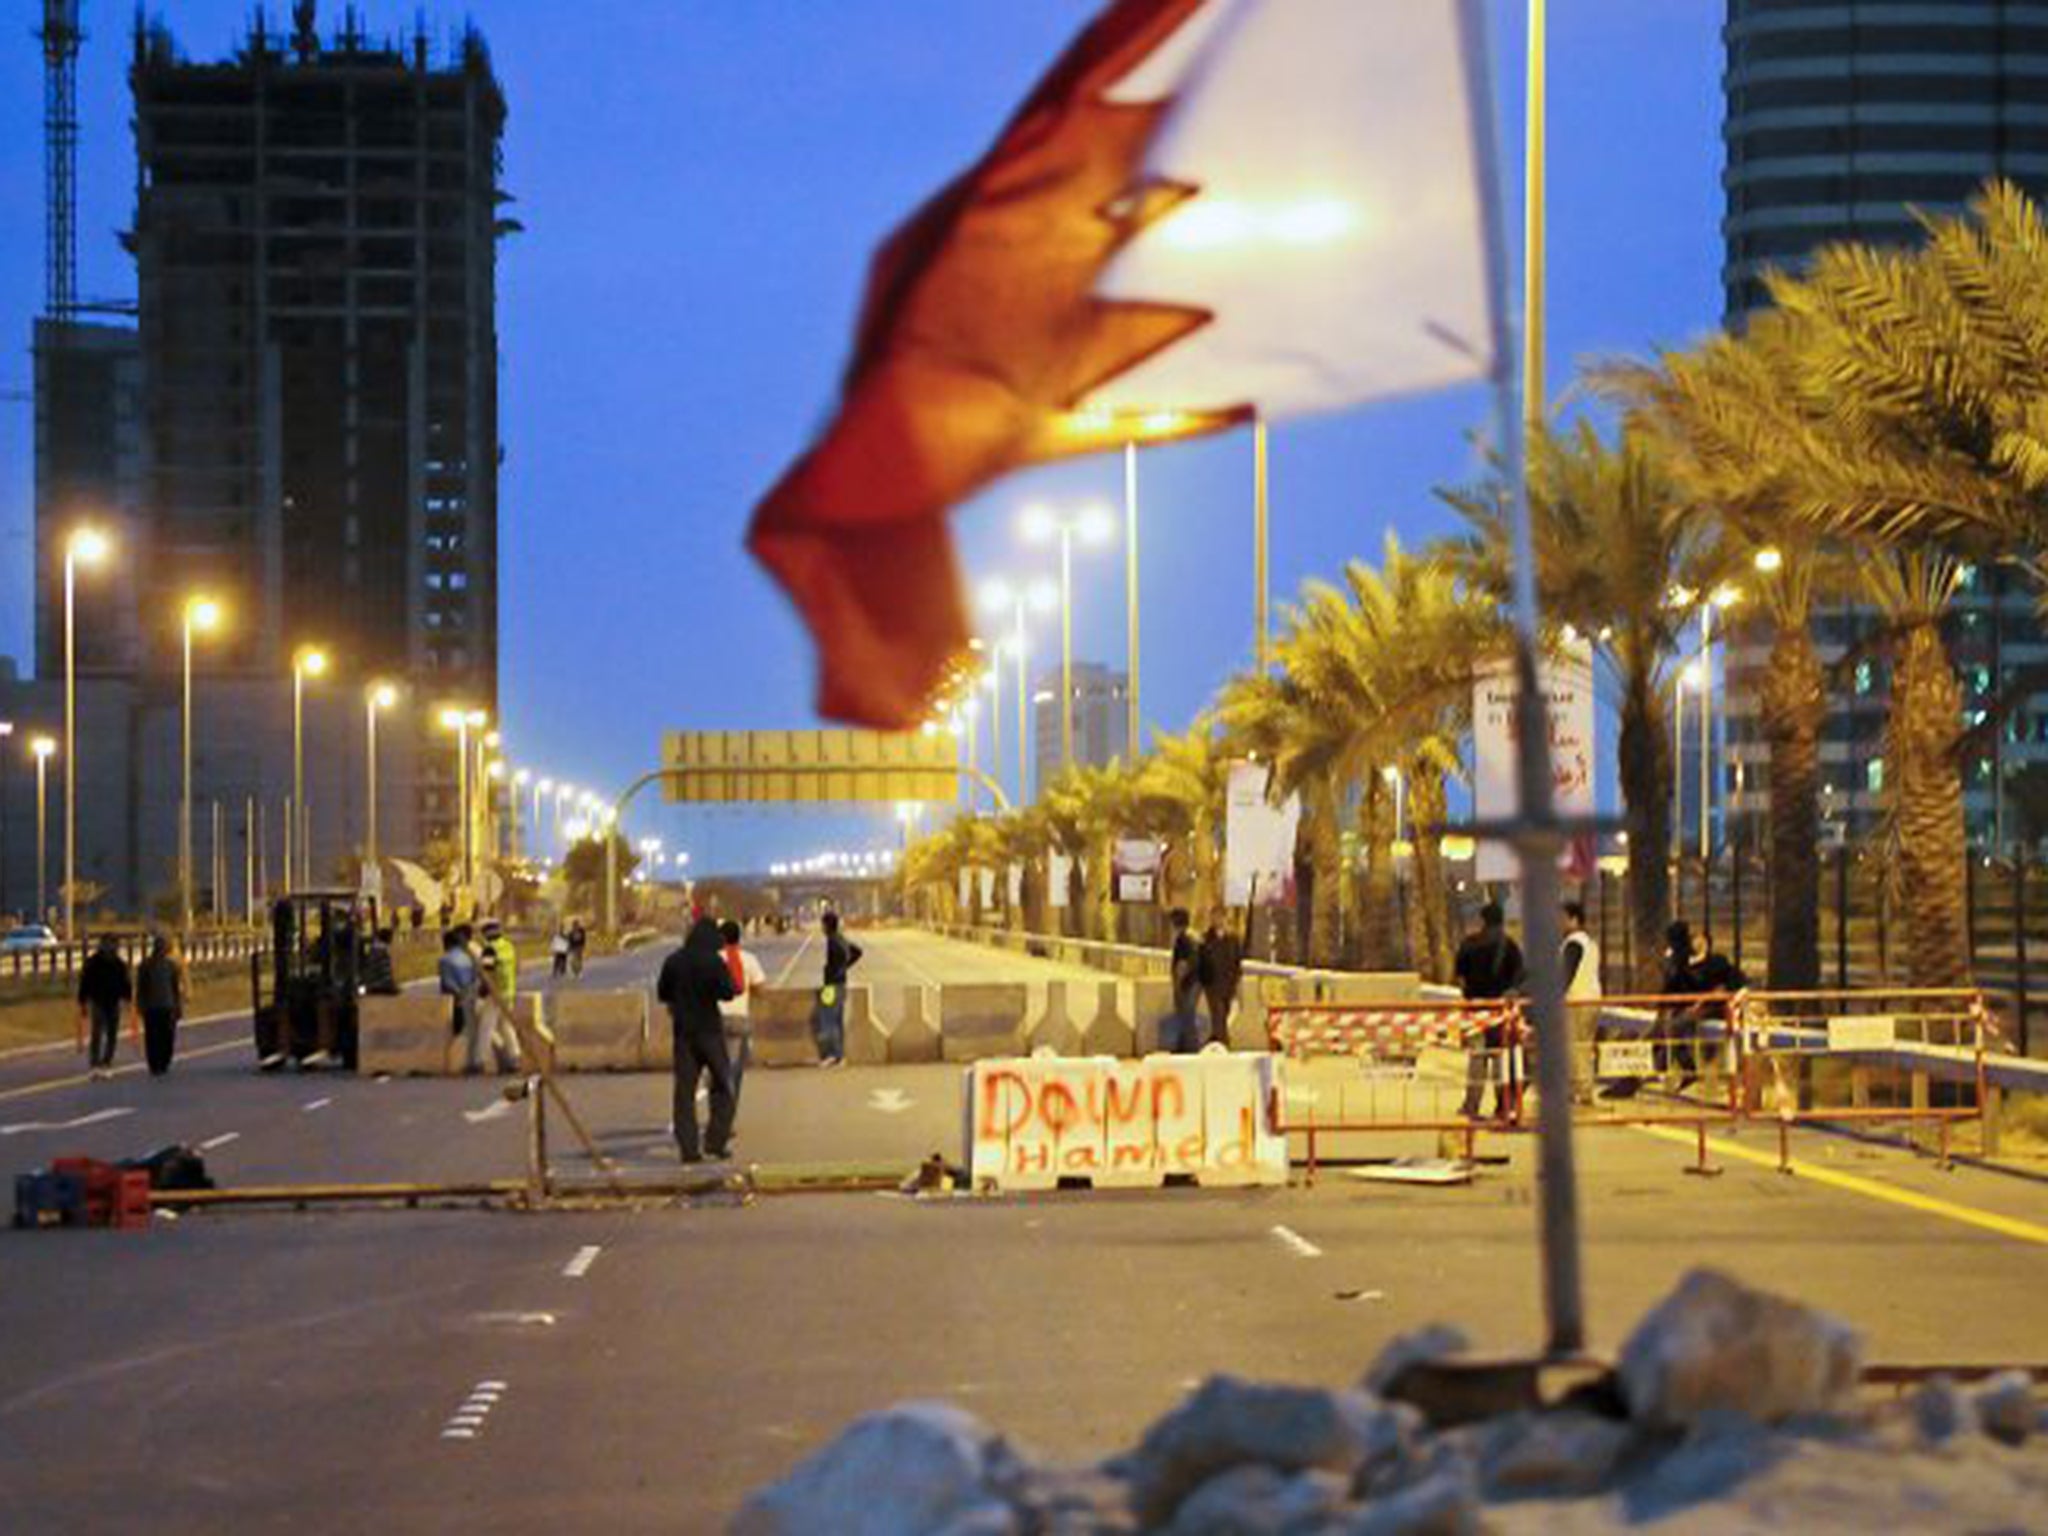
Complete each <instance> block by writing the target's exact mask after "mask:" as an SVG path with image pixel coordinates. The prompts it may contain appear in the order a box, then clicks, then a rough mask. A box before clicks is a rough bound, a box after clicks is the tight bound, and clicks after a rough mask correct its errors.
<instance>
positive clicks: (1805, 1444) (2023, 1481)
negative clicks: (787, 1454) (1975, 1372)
mask: <svg viewBox="0 0 2048 1536" xmlns="http://www.w3.org/2000/svg"><path fill="white" fill-rule="evenodd" d="M1463 1350H1464V1340H1463V1338H1462V1337H1461V1336H1460V1335H1458V1334H1457V1333H1456V1332H1455V1331H1453V1330H1450V1329H1442V1328H1439V1329H1430V1330H1426V1331H1425V1332H1423V1333H1419V1334H1413V1335H1409V1336H1408V1337H1406V1338H1403V1339H1399V1340H1397V1341H1395V1343H1394V1344H1392V1345H1391V1346H1389V1348H1388V1349H1387V1350H1386V1351H1385V1352H1384V1353H1383V1354H1382V1355H1381V1357H1380V1359H1379V1361H1378V1362H1377V1363H1376V1364H1375V1365H1374V1366H1373V1368H1372V1369H1371V1370H1370V1371H1368V1372H1367V1373H1366V1375H1365V1377H1364V1379H1363V1380H1362V1381H1361V1382H1360V1384H1359V1385H1358V1386H1357V1387H1356V1388H1354V1389H1350V1390H1340V1391H1329V1390H1324V1389H1320V1388H1310V1387H1286V1386H1265V1385H1258V1384H1254V1383H1251V1382H1246V1381H1240V1380H1238V1379H1236V1378H1234V1377H1229V1376H1216V1377H1212V1378H1211V1379H1210V1380H1209V1381H1208V1382H1206V1383H1205V1384H1204V1385H1203V1386H1202V1387H1201V1388H1200V1389H1199V1390H1198V1391H1196V1392H1195V1393H1194V1394H1193V1395H1191V1396H1190V1397H1189V1398H1187V1400H1186V1401H1184V1402H1183V1403H1181V1404H1180V1406H1179V1407H1177V1408H1175V1409H1173V1410H1172V1411H1171V1412H1170V1413H1168V1414H1167V1415H1166V1416H1165V1417H1164V1418H1162V1419H1160V1420H1159V1421H1158V1422H1157V1423H1155V1424H1154V1425H1153V1426H1152V1427H1151V1428H1150V1429H1149V1430H1147V1431H1146V1433H1145V1436H1144V1439H1143V1440H1142V1441H1141V1442H1140V1444H1139V1445H1138V1446H1137V1447H1136V1448H1135V1449H1134V1450H1131V1451H1128V1452H1125V1453H1123V1454H1121V1455H1118V1456H1115V1457H1112V1458H1111V1459H1109V1460H1107V1461H1105V1462H1102V1463H1100V1464H1098V1465H1094V1466H1082V1467H1074V1466H1058V1465H1051V1464H1046V1463H1042V1462H1039V1461H1036V1460H1034V1459H1032V1458H1031V1457H1030V1456H1028V1455H1027V1454H1026V1453H1024V1452H1023V1451H1021V1450H1020V1449H1018V1448H1017V1447H1016V1446H1014V1445H1012V1444H1010V1443H1009V1442H1008V1441H1006V1440H1005V1439H1004V1438H1003V1437H1002V1436H1001V1435H999V1434H997V1433H996V1432H995V1431H994V1430H993V1429H991V1428H990V1427H989V1426H987V1425H986V1424H984V1423H982V1422H981V1421H980V1420H979V1419H977V1418H975V1417H974V1416H973V1415H972V1414H969V1413H967V1412H965V1411H964V1410H962V1409H959V1408H956V1407H953V1406H950V1405H948V1404H943V1403H914V1404H909V1405H906V1406H903V1407H899V1408H894V1409H891V1410H889V1411H887V1412H884V1413H877V1414H872V1415H870V1416H868V1417H866V1418H863V1419H861V1420H858V1421H857V1422H856V1423H854V1424H853V1425H852V1426H851V1427H849V1428H848V1429H847V1430H846V1431H845V1433H843V1434H842V1435H841V1436H840V1437H839V1438H838V1439H837V1440H836V1441H834V1442H833V1443H832V1444H831V1445H829V1446H827V1447H825V1448H824V1449H823V1450H821V1451H819V1452H818V1453H817V1454H816V1455H814V1456H812V1457H811V1458H809V1459H808V1460H807V1461H805V1462H804V1463H802V1464H801V1465H800V1466H798V1467H797V1468H796V1469H795V1470H794V1471H793V1472H792V1473H791V1474H790V1475H789V1476H788V1477H787V1478H786V1479H785V1480H784V1481H782V1482H780V1483H778V1484H776V1485H774V1486H773V1487H771V1488H768V1489H765V1490H763V1491H762V1492H760V1493H758V1494H756V1495H755V1496H754V1498H753V1499H752V1500H750V1501H749V1502H748V1504H747V1505H746V1507H745V1508H744V1509H743V1510H742V1511H741V1512H740V1514H739V1516H738V1517H737V1518H736V1520H735V1521H734V1524H733V1530H734V1531H735V1533H736V1536H812V1533H823V1532H832V1533H834V1536H870V1533H871V1536H913V1533H934V1536H1036V1533H1048V1536H1052V1533H1057V1536H1068V1533H1072V1536H1080V1533H1084V1532H1139V1531H1156V1532H1166V1533H1171V1536H1396V1533H1412V1536H1423V1533H1428V1536H1454V1533H1466V1532H1481V1531H1487V1532H1503V1533H1511V1532H1523V1531H1528V1532H1533V1531H1560V1530H1571V1531H1604V1530H1623V1529H1631V1528H1636V1527H1640V1526H1642V1525H1644V1524H1648V1523H1654V1525H1655V1528H1656V1529H1657V1530H1658V1531H1660V1532H1665V1531H1670V1532H1682V1531H1727V1530H1785V1531H1816V1530H1874V1529H1880V1528H1882V1527H1884V1526H1886V1525H1896V1526H1899V1527H1900V1528H1902V1529H1910V1530H1913V1531H1915V1532H1923V1531H1924V1532H1933V1531H1956V1532H1962V1531H1971V1532H1999V1531H2014V1532H2017V1531H2021V1530H2038V1529H2042V1528H2043V1527H2044V1526H2048V1435H2043V1436H2042V1437H2041V1438H2038V1439H2037V1438H2034V1437H2035V1436H2036V1435H2037V1434H2039V1433H2040V1432H2041V1431H2043V1430H2044V1428H2048V1425H2044V1422H2043V1417H2042V1410H2041V1407H2040V1406H2039V1404H2038V1403H2037V1402H2036V1401H2035V1398H2034V1395H2033V1390H2032V1383H2031V1381H2030V1380H2029V1379H2028V1377H2026V1376H2025V1375H2024V1374H2023V1373H2019V1372H2012V1373H2008V1374H2006V1375H2003V1376H1998V1377H1994V1378H1992V1379H1991V1380H1989V1381H1987V1382H1984V1383H1981V1384H1979V1385H1976V1386H1974V1387H1970V1388H1964V1387H1961V1386H1958V1385H1957V1384H1955V1383H1953V1382H1950V1381H1948V1380H1945V1379H1935V1380H1933V1381H1930V1382H1928V1383H1926V1384H1924V1385H1922V1386H1920V1387H1918V1388H1916V1389H1914V1390H1913V1391H1911V1392H1909V1393H1907V1394H1905V1395H1904V1396H1901V1397H1898V1398H1896V1399H1894V1400H1889V1401H1885V1402H1882V1403H1878V1404H1875V1405H1872V1404H1870V1403H1868V1402H1866V1401H1865V1400H1864V1399H1863V1398H1862V1397H1861V1395H1860V1393H1859V1382H1860V1378H1861V1371H1862V1359H1861V1346H1860V1343H1859V1341H1858V1339H1857V1337H1856V1335H1855V1334H1854V1333H1853V1332H1852V1331H1851V1330H1849V1329H1848V1328H1847V1327H1846V1326H1844V1325H1843V1324H1842V1323H1840V1322H1838V1321H1836V1320H1835V1319H1833V1318H1830V1317H1827V1316H1825V1315H1823V1314H1820V1313H1817V1312H1813V1311H1810V1310H1808V1309H1806V1308H1804V1307H1801V1306H1799V1305H1797V1304H1796V1303H1793V1302H1790V1301H1786V1300H1783V1299H1781V1298H1779V1297H1775V1296H1770V1295H1766V1294H1763V1293H1761V1292H1757V1291H1752V1290H1749V1289H1747V1288H1745V1287H1744V1286H1742V1285H1740V1284H1738V1283H1737V1282H1735V1281H1733V1280H1731V1279H1729V1278H1728V1277H1726V1276H1725V1275H1721V1274H1718V1273H1716V1272H1714V1271H1711V1270H1696V1271H1694V1272H1693V1273H1692V1274H1690V1275H1688V1276H1687V1277H1686V1278H1685V1280H1684V1281H1683V1282H1682V1283H1681V1284H1680V1285H1679V1287H1678V1288H1677V1290H1676V1291H1674V1292H1673V1293H1672V1294H1671V1295H1670V1296H1669V1297H1667V1298H1666V1299H1665V1300H1664V1301H1663V1302H1662V1303H1660V1304H1659V1305H1658V1306H1657V1307H1656V1308H1654V1309H1653V1310H1652V1311H1651V1312H1650V1313H1649V1315H1648V1316H1646V1317H1645V1318H1644V1319H1643V1320H1642V1322H1641V1323H1640V1324H1639V1325H1638V1327H1637V1328H1636V1330H1635V1332H1634V1334H1633V1335H1632V1336H1631V1337H1630V1338H1629V1340H1628V1342H1627V1344H1626V1346H1625V1347H1624V1348H1623V1350H1622V1354H1621V1359H1620V1362H1619V1364H1618V1365H1617V1366H1616V1367H1615V1369H1614V1370H1613V1371H1612V1372H1609V1373H1606V1374H1604V1375H1598V1376H1594V1377H1592V1378H1590V1379H1588V1380H1585V1381H1583V1382H1581V1383H1580V1384H1579V1385H1578V1386H1576V1387H1575V1388H1573V1389H1572V1390H1570V1391H1567V1392H1565V1393H1564V1394H1563V1395H1562V1396H1561V1397H1560V1398H1559V1399H1558V1400H1557V1401H1555V1402H1549V1403H1544V1404H1542V1405H1541V1406H1538V1407H1533V1408H1520V1409H1516V1410H1514V1411H1510V1412H1506V1413H1501V1414H1496V1415H1494V1416H1492V1417H1487V1418H1478V1419H1471V1418H1470V1417H1469V1414H1468V1413H1467V1412H1462V1411H1459V1409H1458V1408H1457V1406H1456V1404H1455V1402H1454V1401H1453V1399H1454V1398H1455V1396H1456V1394H1455V1393H1452V1394H1450V1396H1449V1397H1447V1396H1446V1394H1445V1393H1444V1391H1443V1382H1444V1381H1445V1380H1447V1379H1448V1380H1451V1381H1453V1382H1454V1381H1455V1380H1456V1379H1457V1372H1456V1370H1455V1366H1456V1364H1457V1362H1458V1360H1459V1357H1460V1356H1461V1355H1462V1353H1463ZM1446 1367H1451V1369H1446ZM1418 1404H1420V1405H1421V1406H1418ZM1467 1406H1468V1407H1469V1405H1467ZM1461 1420H1462V1422H1460V1421H1461Z"/></svg>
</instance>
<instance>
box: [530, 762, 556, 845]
mask: <svg viewBox="0 0 2048 1536" xmlns="http://www.w3.org/2000/svg"><path fill="white" fill-rule="evenodd" d="M554 789H555V781H554V780H553V779H535V780H534V781H533V814H532V816H531V817H530V818H529V819H528V821H527V829H526V840H527V842H528V843H529V844H530V845H531V846H532V848H533V852H534V856H535V857H536V858H540V859H545V858H546V857H547V855H546V854H545V853H543V852H541V840H540V803H541V801H542V800H544V799H546V798H547V797H548V796H549V795H551V794H553V793H554Z"/></svg>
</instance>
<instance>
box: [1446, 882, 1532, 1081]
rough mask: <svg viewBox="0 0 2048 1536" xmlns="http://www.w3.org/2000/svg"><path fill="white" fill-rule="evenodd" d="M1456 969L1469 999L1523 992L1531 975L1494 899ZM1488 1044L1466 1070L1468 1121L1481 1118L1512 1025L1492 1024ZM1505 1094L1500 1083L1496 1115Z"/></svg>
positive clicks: (1461, 949)
mask: <svg viewBox="0 0 2048 1536" xmlns="http://www.w3.org/2000/svg"><path fill="white" fill-rule="evenodd" d="M1454 971H1455V974H1456V975H1457V978H1458V991H1459V993H1460V994H1461V995H1462V996H1463V997H1464V998H1465V1000H1466V1001H1467V1002H1492V1001H1494V1000H1496V999H1498V998H1503V997H1509V996H1512V995H1513V994H1514V993H1516V992H1518V991H1520V990H1521V987H1522V980H1523V976H1524V974H1525V967H1524V964H1523V961H1522V946H1521V945H1519V944H1517V943H1516V942H1515V941H1514V939H1513V938H1511V937H1510V936H1509V934H1508V928H1507V916H1506V914H1505V913H1503V912H1502V911H1501V907H1500V903H1499V902H1497V901H1489V902H1488V903H1487V904H1486V905H1485V906H1483V907H1481V908H1480V909H1479V931H1478V932H1477V933H1472V934H1467V935H1466V936H1465V941H1464V942H1463V943H1462V944H1460V945H1459V946H1458V958H1457V961H1456V963H1455V966H1454ZM1482 1044H1483V1046H1484V1049H1482V1050H1477V1051H1473V1052H1472V1053H1471V1055H1470V1056H1469V1058H1468V1060H1467V1064H1466V1069H1465V1102H1464V1104H1463V1105H1461V1106H1460V1108H1459V1110H1458V1113H1459V1114H1461V1115H1463V1116H1464V1117H1465V1118H1466V1119H1468V1120H1476V1119H1478V1118H1479V1101H1480V1099H1481V1098H1482V1097H1484V1095H1485V1092H1486V1083H1487V1080H1488V1079H1489V1078H1491V1077H1493V1076H1494V1070H1495V1065H1494V1064H1495V1063H1496V1062H1497V1061H1498V1060H1499V1059H1500V1057H1501V1056H1502V1054H1503V1053H1504V1052H1505V1051H1506V1049H1507V1030H1506V1028H1505V1027H1504V1026H1502V1025H1497V1024H1496V1025H1493V1026H1491V1027H1489V1028H1488V1029H1487V1030H1486V1032H1485V1035H1484V1038H1483V1040H1482ZM1501 1093H1502V1089H1501V1086H1500V1084H1499V1083H1498V1082H1496V1083H1495V1085H1494V1090H1493V1105H1494V1113H1495V1114H1499V1113H1500V1112H1501V1111H1502V1109H1503V1108H1504V1106H1503V1104H1502V1100H1501Z"/></svg>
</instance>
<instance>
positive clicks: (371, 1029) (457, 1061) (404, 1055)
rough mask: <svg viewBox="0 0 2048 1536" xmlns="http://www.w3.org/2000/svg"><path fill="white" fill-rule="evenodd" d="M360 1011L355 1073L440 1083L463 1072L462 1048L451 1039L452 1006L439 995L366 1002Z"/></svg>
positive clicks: (402, 995)
mask: <svg viewBox="0 0 2048 1536" xmlns="http://www.w3.org/2000/svg"><path fill="white" fill-rule="evenodd" d="M357 1007H358V1012H357V1015H356V1017H357V1025H356V1071H357V1072H359V1073H361V1074H363V1075H364V1076H374V1075H376V1074H378V1073H388V1074H389V1075H391V1076H393V1077H403V1076H406V1075H408V1074H418V1075H425V1076H433V1077H439V1076H443V1075H445V1074H447V1073H449V1072H451V1071H455V1070H459V1069H460V1067H461V1065H462V1054H461V1053H462V1043H461V1042H460V1041H458V1040H457V1039H456V1038H455V1036H454V1035H452V1034H450V1033H449V1030H448V1018H449V1002H448V999H447V998H445V997H442V996H441V995H440V994H439V993H435V992H425V991H421V992H401V993H399V994H398V995H397V996H395V997H365V998H364V999H362V1001H361V1002H360V1003H359V1004H358V1005H357Z"/></svg>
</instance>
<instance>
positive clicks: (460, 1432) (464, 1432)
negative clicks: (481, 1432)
mask: <svg viewBox="0 0 2048 1536" xmlns="http://www.w3.org/2000/svg"><path fill="white" fill-rule="evenodd" d="M441 1438H442V1439H443V1440H474V1439H475V1438H476V1431H475V1430H473V1429H444V1430H442V1431H441Z"/></svg>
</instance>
